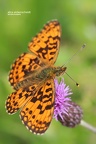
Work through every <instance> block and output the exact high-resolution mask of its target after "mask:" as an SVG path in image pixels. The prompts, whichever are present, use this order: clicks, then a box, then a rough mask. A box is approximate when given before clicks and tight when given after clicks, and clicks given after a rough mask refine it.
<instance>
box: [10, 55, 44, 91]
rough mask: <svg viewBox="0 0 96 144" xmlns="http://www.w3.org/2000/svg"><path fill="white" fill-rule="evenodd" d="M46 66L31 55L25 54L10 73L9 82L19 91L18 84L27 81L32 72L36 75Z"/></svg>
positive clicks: (17, 60)
mask: <svg viewBox="0 0 96 144" xmlns="http://www.w3.org/2000/svg"><path fill="white" fill-rule="evenodd" d="M42 66H44V64H43V63H42V62H41V61H40V59H39V58H38V57H37V56H35V55H33V54H30V53H23V54H22V55H21V56H19V57H18V58H17V59H16V61H15V62H14V63H13V65H12V68H11V70H10V73H9V82H10V84H11V85H12V86H13V88H14V89H17V84H18V83H19V82H20V81H23V80H24V79H26V77H27V76H28V75H29V74H30V72H33V75H34V72H35V73H36V71H37V70H38V69H40V68H41V67H42Z"/></svg>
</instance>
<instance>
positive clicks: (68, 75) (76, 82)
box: [65, 72, 79, 87]
mask: <svg viewBox="0 0 96 144" xmlns="http://www.w3.org/2000/svg"><path fill="white" fill-rule="evenodd" d="M65 73H66V72H65ZM66 75H67V76H68V77H70V78H71V80H72V81H73V82H74V83H75V85H76V86H77V87H79V84H78V83H77V82H76V81H75V80H74V79H73V78H72V77H71V76H70V75H69V74H68V73H66Z"/></svg>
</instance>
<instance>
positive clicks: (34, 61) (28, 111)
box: [6, 20, 66, 134]
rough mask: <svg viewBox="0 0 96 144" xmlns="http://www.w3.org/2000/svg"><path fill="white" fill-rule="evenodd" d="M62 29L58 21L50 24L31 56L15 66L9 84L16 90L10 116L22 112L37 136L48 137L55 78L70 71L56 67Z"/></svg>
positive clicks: (34, 43) (24, 56)
mask: <svg viewBox="0 0 96 144" xmlns="http://www.w3.org/2000/svg"><path fill="white" fill-rule="evenodd" d="M60 37H61V27H60V24H59V22H58V21H57V20H53V21H50V22H49V23H47V24H46V25H45V26H44V27H43V29H42V30H41V31H40V32H39V33H38V34H37V35H36V36H35V37H34V38H33V39H32V41H31V42H30V43H29V45H28V48H29V50H30V51H31V53H23V54H21V55H20V56H19V57H18V58H17V59H16V61H15V62H14V63H13V64H12V68H11V70H10V73H9V82H10V84H11V86H13V88H14V90H15V91H14V92H12V93H11V94H10V95H9V96H8V98H7V101H6V109H7V112H8V113H9V114H14V113H16V112H17V111H18V110H19V109H20V118H21V120H22V122H23V124H24V125H25V126H26V127H27V128H28V129H29V130H30V131H31V132H33V133H36V134H42V133H44V132H45V131H46V130H47V129H48V127H49V125H50V123H51V121H52V117H53V112H54V99H55V86H54V78H55V77H56V76H59V75H61V74H62V73H64V72H65V71H66V67H64V66H61V67H54V63H55V61H56V59H57V56H58V53H59V45H60Z"/></svg>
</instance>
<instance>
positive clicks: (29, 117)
mask: <svg viewBox="0 0 96 144" xmlns="http://www.w3.org/2000/svg"><path fill="white" fill-rule="evenodd" d="M53 106H54V82H53V79H52V80H48V81H46V82H45V83H44V84H43V85H41V86H40V87H39V88H38V89H37V90H36V92H35V94H34V95H33V96H32V98H31V99H30V100H29V101H28V102H27V103H26V104H25V105H24V107H23V108H22V109H21V112H20V117H21V120H22V122H23V123H24V124H25V126H26V127H27V128H28V129H29V130H30V131H32V132H33V133H36V134H42V133H44V132H45V131H46V130H47V128H48V127H49V125H50V122H51V120H52V116H53V110H54V108H53Z"/></svg>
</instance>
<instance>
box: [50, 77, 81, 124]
mask: <svg viewBox="0 0 96 144" xmlns="http://www.w3.org/2000/svg"><path fill="white" fill-rule="evenodd" d="M54 82H55V90H56V91H55V106H54V116H53V117H54V118H55V119H56V120H58V121H59V122H60V123H61V124H62V125H64V126H68V127H75V126H76V125H78V124H79V123H80V122H81V119H82V117H83V112H82V109H81V108H80V106H79V105H77V104H75V103H74V102H72V100H71V97H69V96H70V95H71V94H72V91H71V89H70V88H69V86H66V84H65V83H64V79H62V80H61V82H60V83H58V80H56V79H55V80H54Z"/></svg>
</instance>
